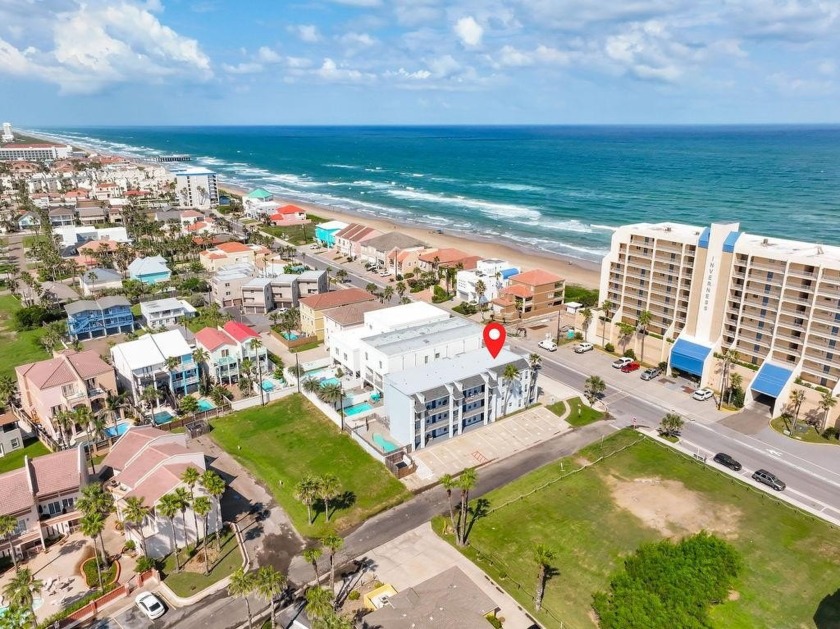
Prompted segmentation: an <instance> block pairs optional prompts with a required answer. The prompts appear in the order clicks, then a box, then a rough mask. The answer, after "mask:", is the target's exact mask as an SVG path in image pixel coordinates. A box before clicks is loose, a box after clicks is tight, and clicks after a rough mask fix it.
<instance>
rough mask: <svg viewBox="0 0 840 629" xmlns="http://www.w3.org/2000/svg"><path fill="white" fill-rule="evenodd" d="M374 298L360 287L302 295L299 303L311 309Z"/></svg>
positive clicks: (333, 306) (334, 306) (323, 308)
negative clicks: (307, 295)
mask: <svg viewBox="0 0 840 629" xmlns="http://www.w3.org/2000/svg"><path fill="white" fill-rule="evenodd" d="M374 299H376V297H375V296H374V295H371V294H370V293H369V292H367V291H366V290H362V289H361V288H346V289H343V290H337V291H333V292H331V293H321V294H319V295H311V296H309V297H304V298H303V299H301V300H300V303H302V304H303V305H305V306H306V307H308V308H311V309H312V310H326V309H327V308H338V307H339V306H346V305H349V304H357V303H359V302H361V301H373V300H374Z"/></svg>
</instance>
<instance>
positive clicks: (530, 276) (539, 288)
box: [491, 269, 566, 321]
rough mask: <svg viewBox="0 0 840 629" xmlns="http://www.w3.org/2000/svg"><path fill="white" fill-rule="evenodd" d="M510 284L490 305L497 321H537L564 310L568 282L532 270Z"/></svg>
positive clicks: (555, 276)
mask: <svg viewBox="0 0 840 629" xmlns="http://www.w3.org/2000/svg"><path fill="white" fill-rule="evenodd" d="M508 282H509V283H508V286H507V287H506V288H504V289H502V291H501V293H500V294H499V296H498V297H497V298H496V299H494V300H493V301H492V302H491V303H492V305H493V312H494V313H495V315H496V318H499V319H502V320H503V321H512V320H513V319H521V318H523V317H524V318H530V317H538V316H542V315H545V314H549V313H552V312H557V311H558V310H560V308H561V307H562V306H563V302H564V300H565V294H566V280H564V279H563V278H562V277H560V276H559V275H555V274H554V273H550V272H548V271H543V270H542V269H533V270H531V271H526V272H524V273H519V274H518V275H513V276H511V277H510V278H509V280H508Z"/></svg>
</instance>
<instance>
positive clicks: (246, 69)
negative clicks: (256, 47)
mask: <svg viewBox="0 0 840 629" xmlns="http://www.w3.org/2000/svg"><path fill="white" fill-rule="evenodd" d="M222 70H224V71H225V72H227V73H228V74H257V73H259V72H262V71H263V66H262V64H259V63H254V62H244V63H238V64H236V65H230V64H227V63H223V64H222Z"/></svg>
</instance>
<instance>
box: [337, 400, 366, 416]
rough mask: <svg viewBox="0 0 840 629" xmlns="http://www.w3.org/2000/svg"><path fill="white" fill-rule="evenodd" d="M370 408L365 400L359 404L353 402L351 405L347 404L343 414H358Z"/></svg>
mask: <svg viewBox="0 0 840 629" xmlns="http://www.w3.org/2000/svg"><path fill="white" fill-rule="evenodd" d="M372 408H373V407H372V406H371V405H370V404H368V403H367V402H362V403H361V404H354V405H353V406H348V407H347V408H345V409H344V414H345V415H358V414H359V413H364V412H365V411H369V410H370V409H372Z"/></svg>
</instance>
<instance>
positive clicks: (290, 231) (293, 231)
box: [260, 214, 327, 245]
mask: <svg viewBox="0 0 840 629" xmlns="http://www.w3.org/2000/svg"><path fill="white" fill-rule="evenodd" d="M306 218H308V219H309V220H310V221H311V222H310V223H309V224H308V225H292V226H290V227H278V226H274V225H268V226H260V230H261V231H264V232H265V233H267V234H271V235H272V236H275V237H277V238H282V239H283V240H285V241H286V242H288V243H289V244H292V245H305V244H306V243H309V242H313V241H314V240H315V226H316V225H320V224H321V223H325V222H326V221H327V219H325V218H321V217H320V216H316V215H314V214H307V215H306Z"/></svg>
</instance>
